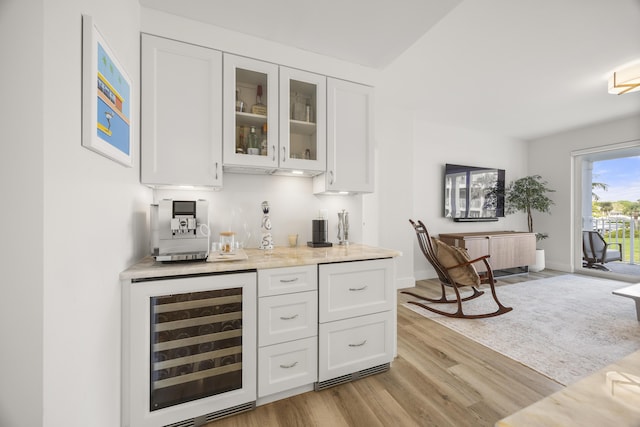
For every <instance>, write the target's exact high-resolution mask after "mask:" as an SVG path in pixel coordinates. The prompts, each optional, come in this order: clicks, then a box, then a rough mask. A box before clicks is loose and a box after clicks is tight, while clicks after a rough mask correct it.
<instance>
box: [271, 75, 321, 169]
mask: <svg viewBox="0 0 640 427" xmlns="http://www.w3.org/2000/svg"><path fill="white" fill-rule="evenodd" d="M326 81H327V78H326V77H325V76H321V75H319V74H314V73H309V72H306V71H301V70H296V69H292V68H287V67H280V152H279V153H280V156H279V159H280V163H279V169H280V170H286V171H292V170H297V171H301V172H304V173H306V174H307V175H317V174H319V173H322V172H324V171H325V170H326V167H327V159H326V152H327V101H326V99H327V88H326Z"/></svg>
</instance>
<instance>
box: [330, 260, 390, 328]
mask: <svg viewBox="0 0 640 427" xmlns="http://www.w3.org/2000/svg"><path fill="white" fill-rule="evenodd" d="M319 283H320V285H319V298H320V300H319V304H320V305H319V316H320V323H324V322H331V321H334V320H340V319H346V318H348V317H354V316H362V315H365V314H371V313H378V312H381V311H386V310H391V308H392V307H393V301H394V300H393V296H394V291H395V289H394V287H395V284H394V283H393V260H392V259H380V260H373V261H358V262H344V263H337V264H322V265H320V269H319Z"/></svg>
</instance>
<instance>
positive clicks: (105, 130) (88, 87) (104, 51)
mask: <svg viewBox="0 0 640 427" xmlns="http://www.w3.org/2000/svg"><path fill="white" fill-rule="evenodd" d="M82 22H83V41H82V43H83V47H82V49H83V73H82V77H83V97H82V99H83V105H82V112H83V137H82V145H83V146H85V147H87V148H89V149H91V150H94V151H96V152H98V153H100V154H102V155H104V156H106V157H109V158H111V159H113V160H116V161H118V162H120V163H122V164H124V165H126V166H131V146H132V144H131V137H132V131H131V115H130V113H131V111H132V108H131V83H130V79H129V77H128V76H127V74H126V72H125V71H124V69H123V68H122V67H121V66H120V64H119V63H118V61H117V59H116V58H115V56H114V55H113V53H112V52H111V50H110V49H109V46H108V45H107V44H106V42H105V41H104V39H103V38H102V35H101V34H100V32H99V31H98V30H97V28H96V27H95V25H94V24H93V19H92V18H91V17H90V16H83V21H82Z"/></svg>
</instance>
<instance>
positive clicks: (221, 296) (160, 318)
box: [149, 288, 242, 411]
mask: <svg viewBox="0 0 640 427" xmlns="http://www.w3.org/2000/svg"><path fill="white" fill-rule="evenodd" d="M150 324H151V343H150V346H151V348H150V349H151V351H150V356H151V361H150V362H151V363H150V367H151V372H150V374H151V375H150V379H151V384H150V388H151V399H150V408H149V409H150V410H151V411H154V410H157V409H161V408H165V407H168V406H172V405H176V404H179V403H183V402H188V401H191V400H195V399H200V398H202V397H207V396H212V395H216V394H220V393H224V392H228V391H231V390H236V389H239V388H241V387H242V288H231V289H223V290H215V291H204V292H192V293H184V294H177V295H169V296H158V297H151V323H150Z"/></svg>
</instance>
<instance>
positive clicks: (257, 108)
mask: <svg viewBox="0 0 640 427" xmlns="http://www.w3.org/2000/svg"><path fill="white" fill-rule="evenodd" d="M251 112H252V113H253V114H259V115H261V116H266V115H267V106H266V105H264V104H263V103H262V85H258V88H257V89H256V104H255V105H254V106H253V107H251Z"/></svg>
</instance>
